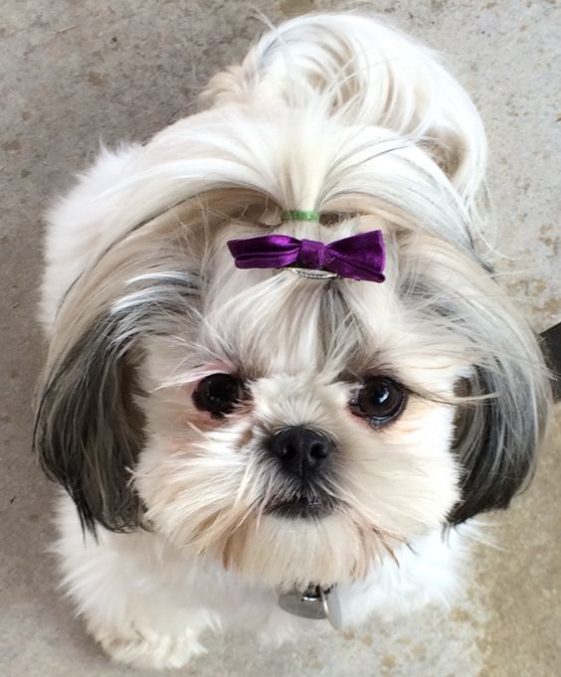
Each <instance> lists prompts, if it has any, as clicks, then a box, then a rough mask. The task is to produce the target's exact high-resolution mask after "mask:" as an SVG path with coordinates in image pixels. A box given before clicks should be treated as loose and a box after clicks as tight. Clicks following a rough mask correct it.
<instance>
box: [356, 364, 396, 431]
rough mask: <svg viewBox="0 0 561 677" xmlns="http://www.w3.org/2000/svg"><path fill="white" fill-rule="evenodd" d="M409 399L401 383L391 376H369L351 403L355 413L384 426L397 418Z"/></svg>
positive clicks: (374, 423) (376, 424)
mask: <svg viewBox="0 0 561 677" xmlns="http://www.w3.org/2000/svg"><path fill="white" fill-rule="evenodd" d="M406 399H407V396H406V393H405V391H404V390H403V388H402V387H401V386H399V384H397V383H396V382H395V381H393V380H392V379H390V378H386V377H383V376H372V377H370V378H368V379H367V380H366V381H365V382H364V384H363V386H362V388H361V389H360V390H359V391H358V393H357V394H356V397H355V398H354V399H353V400H352V402H351V403H350V408H351V411H352V412H353V414H356V415H357V416H362V417H363V418H367V419H368V420H369V421H370V423H372V425H375V426H382V425H385V424H386V423H389V422H390V421H391V420H393V419H394V418H396V416H398V415H399V414H400V413H401V412H402V411H403V407H404V405H405V401H406Z"/></svg>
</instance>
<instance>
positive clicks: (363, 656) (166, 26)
mask: <svg viewBox="0 0 561 677" xmlns="http://www.w3.org/2000/svg"><path fill="white" fill-rule="evenodd" d="M327 6H330V5H328V4H326V3H315V2H312V1H311V0H270V1H265V0H253V2H251V3H250V2H246V1H245V0H241V1H238V0H200V1H198V2H197V1H196V0H183V1H182V0H171V1H167V2H166V1H164V0H116V1H115V2H111V3H110V2H104V1H102V0H83V1H82V2H73V1H72V0H28V1H27V2H21V1H20V0H4V1H3V3H2V7H1V8H0V96H1V99H0V100H1V101H2V113H1V116H0V186H1V187H0V195H1V198H0V199H1V203H0V204H1V214H2V218H1V222H0V224H1V225H0V243H1V246H0V274H1V287H0V288H1V292H0V317H1V318H2V322H1V324H0V346H1V348H0V374H1V378H0V398H1V406H0V458H1V465H0V468H1V471H0V513H1V519H0V547H1V551H0V609H1V613H0V674H2V675H5V676H6V677H20V676H23V675H25V676H26V677H35V676H37V675H40V676H41V677H76V675H81V676H83V677H93V676H94V675H107V676H108V677H110V676H112V675H128V674H132V673H130V672H129V671H128V670H125V669H123V668H116V667H111V666H109V665H108V664H107V663H106V660H105V658H104V657H103V656H102V655H101V654H100V652H99V651H98V649H97V647H96V646H95V645H94V644H93V643H92V642H91V641H90V640H88V639H87V638H86V636H85V635H84V633H83V631H82V628H81V626H80V625H79V624H77V623H75V622H73V621H72V619H71V614H70V609H69V607H68V605H67V604H66V602H64V601H63V600H61V599H60V597H59V595H58V594H57V593H56V591H55V586H56V577H55V575H54V571H53V562H52V560H51V558H50V556H49V555H48V554H46V549H47V545H48V542H49V539H50V537H51V535H52V530H51V526H50V524H49V506H50V501H51V489H50V487H48V486H47V483H46V482H45V481H44V480H43V478H42V477H41V476H40V474H39V472H38V470H37V467H36V464H35V461H34V459H33V458H32V457H31V454H30V452H29V447H30V431H31V413H30V403H29V401H30V396H31V392H32V389H33V383H34V381H35V379H36V377H37V373H38V370H39V366H40V364H41V361H42V357H43V355H44V346H43V344H42V341H41V337H40V335H39V332H38V331H37V329H36V326H35V322H34V317H33V316H34V312H35V306H36V301H37V293H36V288H37V284H38V279H39V272H40V240H41V229H42V226H41V214H42V212H43V210H44V208H45V206H46V204H47V201H48V200H49V199H50V198H51V197H52V196H53V195H55V194H56V193H57V192H59V191H61V190H62V189H64V188H65V186H67V185H68V183H69V175H70V173H72V172H75V171H77V170H78V169H80V168H81V167H82V166H83V165H84V164H85V163H86V162H87V161H88V160H89V159H91V158H92V157H93V155H94V154H95V153H96V150H97V148H98V145H99V142H100V140H102V141H103V142H105V143H107V144H113V143H115V142H117V141H118V140H120V139H144V138H146V137H148V136H149V135H151V134H152V133H154V132H155V131H157V130H158V129H160V128H161V127H163V126H165V125H166V124H168V123H169V122H170V121H172V120H174V119H176V118H178V117H180V116H183V115H184V114H186V113H188V112H189V111H190V110H192V106H193V101H194V98H195V96H196V94H197V92H198V91H199V90H200V88H201V86H202V85H203V84H204V82H205V81H206V79H207V77H208V76H209V75H210V74H211V73H212V72H214V71H215V70H216V69H217V68H219V67H221V66H224V65H226V64H227V63H228V62H230V61H233V60H235V59H237V58H239V57H241V56H242V55H243V53H244V52H245V50H246V48H247V46H248V44H249V42H250V41H251V40H252V39H253V38H254V37H255V35H256V34H257V33H258V32H259V31H260V30H261V25H260V23H259V21H257V20H256V19H255V17H254V15H253V14H252V11H253V9H254V8H256V7H257V8H258V9H259V10H261V11H262V12H264V13H265V14H266V15H267V16H268V17H270V18H271V19H273V20H278V19H282V18H286V17H288V16H291V15H293V14H297V13H301V12H305V11H309V10H311V9H314V8H316V7H327ZM331 6H336V5H334V4H333V3H331ZM371 6H373V7H374V8H375V9H376V10H377V11H378V12H380V14H383V15H386V16H387V17H388V18H389V19H390V20H392V21H394V22H395V23H397V24H398V25H399V26H401V27H402V28H404V29H406V30H407V31H409V32H411V33H413V34H415V35H417V36H419V37H421V38H423V39H425V40H426V41H427V42H428V43H430V44H431V45H432V46H433V47H436V48H438V49H439V50H441V51H443V52H444V53H445V54H446V57H447V60H448V62H449V63H450V65H451V66H452V68H453V69H454V70H455V72H456V73H457V74H458V75H459V77H460V79H461V80H462V82H463V83H464V84H465V85H466V87H467V88H468V90H469V91H470V92H472V94H473V95H474V97H475V99H476V101H477V103H478V105H479V106H480V108H481V111H482V114H483V117H484V120H485V123H486V126H487V130H488V133H489V137H490V144H491V167H490V169H491V189H492V193H493V195H494V198H495V209H496V216H497V218H498V220H499V221H500V223H501V224H502V226H503V227H504V232H505V236H504V238H503V240H502V243H501V246H502V247H503V249H504V251H505V252H506V253H507V254H508V255H509V256H510V257H512V259H511V260H506V259H505V261H504V263H503V266H502V267H503V269H504V270H505V272H506V273H507V274H506V275H505V284H508V285H509V287H510V289H511V290H512V293H513V294H515V295H516V296H518V297H519V299H520V302H521V303H522V304H523V306H524V307H525V308H526V309H527V312H528V314H529V316H530V317H531V318H532V321H533V322H534V324H535V326H536V328H537V329H542V328H544V327H545V326H548V325H549V324H550V323H552V322H553V321H554V320H555V321H557V320H559V319H560V318H561V272H560V271H561V266H560V265H559V262H560V256H559V246H560V243H561V228H560V225H559V222H558V219H559V213H560V211H561V199H560V195H561V191H560V190H559V177H560V176H561V103H560V100H559V86H560V84H561V81H560V79H559V63H560V62H561V42H560V40H559V35H560V34H561V5H560V4H559V2H557V1H556V0H535V1H532V0H528V1H525V2H522V1H519V0H500V1H497V2H484V1H483V0H479V1H474V0H471V1H468V0H450V1H448V2H447V1H443V0H432V1H430V2H428V1H424V0H411V1H410V2H405V1H403V2H400V1H399V0H396V1H393V2H387V1H385V0H380V1H379V2H374V3H372V5H371ZM560 424H561V411H559V410H558V411H557V422H556V426H555V427H554V430H553V432H552V435H551V441H550V443H549V444H548V445H546V449H545V451H544V454H543V458H542V463H541V466H540V470H539V472H538V476H537V478H536V481H535V482H534V484H533V486H532V488H531V489H530V490H529V491H528V492H527V494H526V495H524V496H523V497H522V498H521V499H519V500H518V501H517V503H516V505H515V507H514V508H513V510H511V511H510V512H508V513H506V514H504V515H501V516H499V517H497V518H495V519H493V521H492V525H491V526H490V527H489V530H488V532H489V533H488V536H489V539H493V540H494V541H495V542H496V543H497V545H498V547H484V546H478V548H477V551H476V558H475V562H476V564H475V572H474V578H473V582H472V583H471V584H470V586H469V590H468V592H467V593H466V596H465V598H464V599H462V600H461V601H460V602H459V603H458V605H457V606H456V607H455V608H453V609H451V610H450V611H449V612H448V613H446V612H441V611H435V610H429V611H427V612H425V613H423V614H421V615H418V616H416V617H414V618H410V619H409V620H408V621H406V622H402V623H399V624H396V625H395V626H390V627H383V628H380V627H375V626H374V625H372V626H370V627H366V628H364V630H362V631H361V632H359V633H355V634H348V635H336V634H334V633H332V632H331V631H329V630H325V631H314V634H313V635H312V636H311V637H310V638H309V639H307V640H305V641H304V642H303V643H302V644H300V645H299V646H298V647H297V648H295V647H289V648H284V649H281V650H277V651H261V650H259V649H258V648H256V646H255V644H254V642H253V641H252V638H248V637H234V638H228V639H227V640H223V639H213V640H211V641H210V646H211V647H212V652H211V654H210V656H209V657H208V659H206V660H203V661H202V662H200V663H198V664H197V666H196V667H194V668H191V669H188V670H185V671H183V672H181V673H180V674H182V675H198V676H200V677H210V676H213V677H216V676H218V675H220V676H222V675H224V676H226V675H231V676H239V677H258V676H259V677H260V676H261V675H263V674H268V675H270V676H271V677H281V676H283V677H288V676H289V675H296V674H301V675H309V676H310V677H314V676H319V675H323V676H326V677H327V676H332V677H335V676H337V677H343V676H345V677H349V676H356V677H373V676H374V675H391V676H406V677H445V676H450V677H452V676H454V677H455V676H456V675H461V676H462V677H475V676H476V675H482V676H492V677H503V676H504V677H507V676H508V677H517V676H521V677H522V676H523V677H526V676H528V677H542V676H543V677H546V676H547V677H549V676H552V677H553V676H554V675H559V674H561V633H560V632H559V627H560V621H561V567H560V566H559V562H560V560H561V539H560V534H561V511H560V509H559V506H561V440H560V435H559V433H560ZM145 674H146V673H145Z"/></svg>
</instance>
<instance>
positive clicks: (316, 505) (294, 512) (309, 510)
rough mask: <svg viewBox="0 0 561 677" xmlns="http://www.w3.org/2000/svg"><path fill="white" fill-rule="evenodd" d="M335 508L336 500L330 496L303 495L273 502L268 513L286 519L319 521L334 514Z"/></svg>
mask: <svg viewBox="0 0 561 677" xmlns="http://www.w3.org/2000/svg"><path fill="white" fill-rule="evenodd" d="M334 508H335V500H334V499H333V498H331V497H329V496H326V495H318V494H305V493H302V494H296V495H295V496H292V497H291V498H289V499H285V498H283V499H281V500H278V501H275V500H273V501H272V502H271V503H270V504H269V506H268V508H267V512H268V513H269V514H271V515H275V516H276V517H283V518H285V519H295V518H301V519H302V518H303V519H312V518H316V519H318V518H320V517H325V516H327V515H329V514H330V513H332V512H333V510H334Z"/></svg>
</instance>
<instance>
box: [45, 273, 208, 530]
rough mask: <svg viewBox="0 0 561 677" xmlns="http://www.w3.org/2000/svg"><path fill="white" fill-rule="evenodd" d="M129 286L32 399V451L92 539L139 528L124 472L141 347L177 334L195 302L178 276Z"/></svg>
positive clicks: (139, 422) (131, 461)
mask: <svg viewBox="0 0 561 677" xmlns="http://www.w3.org/2000/svg"><path fill="white" fill-rule="evenodd" d="M139 281H140V283H141V288H140V289H139V288H138V282H139ZM135 283H136V284H137V287H136V290H135V291H133V292H130V293H128V294H126V295H124V296H122V297H121V298H120V299H118V300H116V301H114V302H113V303H112V305H111V306H110V307H108V308H107V309H105V310H102V311H101V312H99V313H98V314H97V315H95V316H93V317H92V318H91V321H89V324H88V326H87V327H86V328H85V329H84V330H83V331H82V332H81V333H80V334H79V335H78V336H76V338H75V339H74V340H73V342H72V343H71V344H70V345H67V346H65V349H64V350H63V351H62V352H60V353H59V355H58V356H57V358H56V360H55V362H54V364H52V365H50V366H49V367H48V369H47V372H46V374H45V376H44V379H43V383H42V386H41V387H40V391H39V397H38V407H37V414H36V423H35V431H34V447H35V449H36V451H37V453H38V454H39V458H40V461H41V465H42V466H43V468H44V470H45V472H46V473H47V475H48V476H49V477H50V478H51V479H53V480H55V481H56V482H58V483H59V484H61V485H62V486H63V487H64V488H65V489H66V491H67V492H68V493H69V495H70V496H71V497H72V499H73V500H74V502H75V504H76V507H77V509H78V514H79V516H80V520H81V522H82V525H83V527H85V528H87V529H89V530H90V531H92V532H94V533H95V527H96V524H101V525H102V526H104V527H105V528H107V529H110V530H112V531H124V530H128V529H132V528H135V527H137V526H138V525H139V524H140V522H141V517H142V506H141V504H140V499H139V497H138V495H137V494H136V492H135V491H134V488H133V487H132V486H131V481H130V471H131V469H132V468H134V466H135V464H136V461H137V458H138V454H139V451H140V450H141V449H142V446H143V443H144V431H143V427H144V417H143V414H142V412H141V410H140V408H139V406H138V404H137V402H136V401H135V400H137V399H138V396H139V395H140V394H141V393H140V389H139V384H138V381H137V376H136V367H137V365H138V363H139V361H140V360H141V359H142V339H143V338H144V337H146V336H149V335H154V334H160V333H169V331H170V327H172V326H173V327H174V328H175V330H177V326H178V323H179V322H181V321H183V322H184V321H185V319H186V317H187V315H188V314H189V309H190V306H191V304H192V299H193V297H194V296H196V295H197V287H196V284H195V283H194V282H193V278H192V276H189V275H188V274H187V273H184V272H167V273H150V274H148V275H146V276H144V283H143V278H142V276H141V277H139V278H137V280H135ZM142 283H143V284H142Z"/></svg>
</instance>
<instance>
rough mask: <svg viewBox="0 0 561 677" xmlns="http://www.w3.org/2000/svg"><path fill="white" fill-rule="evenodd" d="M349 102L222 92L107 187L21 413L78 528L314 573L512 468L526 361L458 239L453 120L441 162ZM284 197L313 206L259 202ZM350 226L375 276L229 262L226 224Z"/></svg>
mask: <svg viewBox="0 0 561 677" xmlns="http://www.w3.org/2000/svg"><path fill="white" fill-rule="evenodd" d="M460 91H461V90H460ZM394 94H395V92H394ZM462 95H463V93H462ZM463 96H465V95H463ZM318 100H321V101H323V102H324V103H325V97H323V99H318ZM466 106H467V104H466ZM361 110H362V109H361ZM433 112H434V111H433ZM362 113H364V114H366V113H365V112H364V110H362ZM362 113H361V114H362ZM349 115H350V113H349V109H348V108H344V109H343V111H342V113H339V114H336V113H334V112H333V110H332V107H331V106H325V105H322V106H320V105H319V104H317V101H316V104H315V105H310V106H304V107H302V106H300V105H296V104H295V103H292V104H291V105H288V104H287V105H286V106H285V107H284V108H283V107H281V106H276V107H275V108H274V110H272V109H270V108H267V107H266V106H265V107H263V106H257V105H256V106H252V105H247V104H244V103H231V104H229V105H225V106H222V107H220V108H218V109H214V110H210V111H207V112H204V113H201V114H200V115H198V116H194V117H192V118H189V119H187V120H186V121H184V122H181V123H178V124H177V125H175V126H173V127H171V128H169V129H168V130H166V131H165V132H163V133H162V134H161V135H159V136H157V137H156V138H155V139H154V140H153V141H152V142H151V143H150V144H149V145H148V146H147V147H146V149H145V151H144V154H143V156H142V163H141V164H140V165H139V166H138V167H136V168H131V176H130V177H128V178H127V180H126V181H124V182H123V185H122V186H117V187H116V188H115V193H114V195H115V194H117V195H118V197H119V200H120V203H121V205H122V207H121V211H119V210H118V209H117V210H116V211H115V214H114V215H113V218H114V219H115V224H116V230H118V231H119V232H120V235H119V236H118V237H116V239H115V241H114V242H113V243H112V244H111V245H110V246H109V247H108V248H106V249H104V251H101V252H99V253H98V255H97V256H96V257H95V258H94V259H93V262H92V265H91V267H90V268H89V269H88V270H86V271H84V273H83V274H82V275H81V276H80V278H79V279H78V280H77V281H76V282H75V284H74V285H73V286H72V288H71V289H70V290H69V291H68V293H67V295H66V297H65V299H64V301H63V304H62V305H61V307H60V310H59V314H58V317H57V319H56V321H55V324H54V329H53V339H52V345H51V354H50V358H49V365H48V368H47V371H46V374H45V380H44V383H43V386H42V389H41V393H40V400H39V410H38V417H37V429H36V443H37V446H38V448H39V451H40V454H41V458H42V461H43V465H44V466H45V468H46V469H47V472H48V473H49V474H50V475H51V476H52V477H54V478H55V479H56V480H58V481H59V482H60V483H61V484H62V485H63V486H64V487H65V488H66V489H67V490H68V492H69V493H70V495H71V496H72V497H73V499H74V501H75V502H76V505H77V508H78V511H79V514H80V516H81V519H82V522H83V524H84V525H85V526H86V527H88V528H90V529H95V527H96V525H97V524H99V525H102V526H103V527H105V528H108V529H112V530H126V529H131V528H136V527H138V526H140V525H144V526H146V527H147V528H151V529H155V530H157V531H158V532H160V533H162V534H164V535H165V536H166V537H167V538H169V539H170V540H172V541H173V542H174V543H177V544H179V545H181V546H184V547H186V548H187V549H188V550H189V551H190V552H196V553H199V554H205V555H208V556H211V557H214V558H218V559H219V560H220V561H222V562H223V563H224V565H225V566H226V567H229V568H234V569H236V570H238V571H240V572H242V573H243V574H244V575H245V576H247V577H249V578H251V579H253V580H258V581H260V582H264V583H267V584H271V585H287V586H288V585H294V584H298V585H302V586H305V585H307V584H308V583H310V582H314V583H318V584H324V585H329V584H331V583H333V582H337V581H345V580H350V579H354V578H360V577H361V576H363V575H364V574H365V573H366V571H367V570H368V568H369V567H370V566H371V565H372V564H373V563H374V562H375V561H376V560H377V559H378V558H380V557H385V556H386V555H390V554H391V553H392V552H393V550H394V549H395V548H396V546H398V545H400V544H403V543H407V542H409V541H411V539H413V538H414V537H416V536H418V535H421V534H424V533H426V532H428V531H430V530H433V529H435V528H439V527H442V526H444V525H447V524H457V523H460V522H463V521H465V520H467V519H469V518H470V517H472V516H474V515H476V514H478V513H480V512H484V511H488V510H492V509H498V508H505V507H507V506H508V504H509V501H510V499H511V498H512V496H513V495H514V494H515V493H516V492H517V491H518V490H519V489H520V487H521V486H522V485H523V483H524V480H525V479H526V478H527V476H528V475H529V473H530V470H531V468H532V465H533V458H534V453H535V450H536V448H537V446H538V444H539V441H540V438H541V435H542V433H543V428H544V422H545V418H546V414H547V403H548V386H547V379H546V374H545V370H544V368H543V364H542V360H541V356H540V351H539V347H538V345H537V343H536V341H535V339H534V336H533V334H532V333H531V331H530V330H529V329H528V327H527V325H526V323H525V321H524V320H523V319H522V318H521V317H520V316H519V315H518V314H517V312H516V311H515V310H514V309H513V308H512V306H511V304H510V302H509V300H508V298H506V296H505V295H504V293H502V292H501V290H500V289H499V287H498V286H497V284H496V283H495V281H494V279H493V276H492V274H491V273H490V272H489V268H488V267H487V265H486V264H484V262H483V261H482V260H481V258H480V256H479V255H478V254H477V252H476V247H475V246H474V244H473V237H474V236H475V235H477V232H475V233H474V221H475V216H474V214H473V211H472V206H473V205H472V203H471V202H472V197H473V195H472V193H471V188H470V189H469V190H468V189H467V188H466V186H467V185H470V186H471V187H472V188H473V185H475V181H472V182H471V183H470V182H469V181H466V179H465V175H462V179H461V180H460V179H458V178H457V177H458V173H457V172H458V167H460V166H463V167H464V169H465V162H466V157H467V155H468V154H469V153H470V152H471V153H473V152H474V151H473V149H474V147H475V146H476V142H475V141H474V142H473V143H472V144H471V145H469V144H468V143H467V142H466V141H465V140H462V139H459V137H458V139H457V148H456V151H455V152H456V155H457V157H456V159H455V161H454V162H452V163H451V164H449V165H447V163H446V162H444V161H443V160H442V158H443V157H444V156H443V153H442V152H436V151H434V144H435V143H436V141H438V135H437V133H436V130H437V125H436V123H435V127H434V130H435V131H434V132H433V134H432V141H433V145H432V146H430V145H429V146H427V145H425V144H419V143H417V141H418V139H417V140H415V139H412V138H411V137H410V136H409V135H408V134H406V133H405V131H406V130H403V129H402V130H400V133H396V131H390V130H388V129H384V128H382V127H380V126H369V125H365V124H362V123H361V124H354V125H353V124H350V123H349ZM355 117H356V116H355ZM415 124H417V123H415ZM441 126H442V130H443V131H442V139H445V140H443V141H442V147H444V146H446V148H447V149H448V152H449V153H450V152H452V151H451V149H453V144H452V142H451V141H450V139H451V136H450V129H451V128H453V125H451V124H447V125H444V124H442V125H441ZM435 139H436V141H435ZM472 141H473V139H472ZM135 172H136V174H135ZM462 191H464V192H462ZM170 205H176V206H175V207H173V208H171V207H170ZM293 208H302V209H314V210H316V211H318V212H319V213H320V214H321V218H320V220H319V221H316V222H298V221H288V222H285V223H281V220H280V214H281V213H282V211H283V210H286V209H293ZM155 214H159V215H158V216H154V215H155ZM373 229H381V230H382V231H383V233H384V237H385V242H386V255H387V263H386V270H385V275H386V279H385V282H383V283H382V284H376V283H372V282H368V281H355V280H346V279H333V280H323V279H320V280H317V279H307V278H303V277H301V276H298V275H296V274H294V272H293V271H291V270H283V271H277V270H261V269H260V270H239V269H237V268H236V267H235V264H234V260H233V258H232V256H231V255H230V252H229V251H228V247H227V242H228V241H229V240H232V239H240V238H246V237H252V236H255V235H261V234H263V233H264V232H268V231H272V232H275V233H283V234H287V235H292V236H295V237H298V238H307V239H313V240H320V241H324V242H330V241H333V240H338V239H341V238H343V237H346V236H349V235H352V234H356V233H360V232H365V231H369V230H373Z"/></svg>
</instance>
